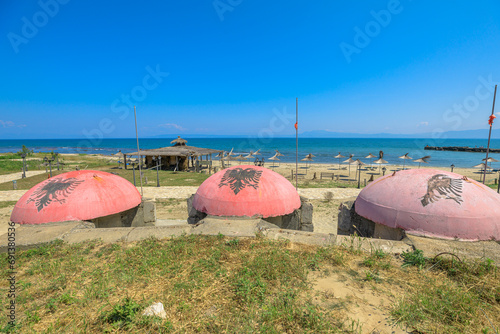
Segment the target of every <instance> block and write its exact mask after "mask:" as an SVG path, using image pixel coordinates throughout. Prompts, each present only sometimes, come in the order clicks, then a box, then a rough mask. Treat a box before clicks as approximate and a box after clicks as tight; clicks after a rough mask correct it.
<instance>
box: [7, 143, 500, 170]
mask: <svg viewBox="0 0 500 334" xmlns="http://www.w3.org/2000/svg"><path fill="white" fill-rule="evenodd" d="M173 139H175V137H172V138H165V139H159V138H143V139H139V144H140V148H141V149H153V148H159V147H165V146H171V144H170V141H171V140H173ZM186 140H187V141H188V145H190V146H197V147H205V148H213V149H219V150H224V151H230V150H231V149H233V152H234V153H237V154H239V153H242V154H246V153H249V152H250V151H257V150H260V151H259V153H260V154H261V155H259V156H258V157H259V158H264V159H265V160H267V159H268V158H270V157H271V156H273V155H274V154H275V150H278V151H279V152H280V153H281V154H283V155H284V156H283V157H280V159H281V162H295V156H296V141H295V138H187V139H186ZM487 144H488V141H487V139H408V138H405V139H394V138H390V139H383V138H376V139H375V138H374V139H370V138H345V139H343V138H301V137H299V140H298V157H299V162H300V159H303V158H304V157H305V156H306V155H307V154H310V153H312V154H313V155H314V156H315V157H314V158H313V162H312V163H323V164H325V163H326V164H338V163H339V160H340V162H342V161H344V160H346V159H347V157H349V155H350V154H353V155H354V156H353V159H360V160H361V161H363V162H365V163H367V164H370V163H371V162H372V161H373V160H376V159H377V158H373V159H367V158H365V157H366V156H368V154H369V153H371V154H373V155H375V156H377V157H378V155H379V151H383V152H384V160H387V161H388V163H389V164H395V165H402V164H403V159H400V158H399V157H400V156H402V155H404V154H406V153H408V155H409V156H410V157H411V158H413V159H418V158H421V157H424V156H426V155H430V156H431V159H430V160H429V164H427V166H434V167H450V166H451V165H452V164H453V165H455V166H456V167H465V168H470V167H473V166H474V165H477V164H479V163H481V160H482V159H484V158H485V156H486V154H485V153H470V152H447V151H427V150H424V147H425V146H426V145H429V146H469V147H486V146H487ZM23 145H25V146H27V147H28V148H30V149H33V150H34V151H35V152H47V153H48V152H51V151H54V152H58V153H77V154H103V155H111V154H114V153H117V152H118V151H120V150H121V151H122V152H123V153H130V152H136V151H137V142H136V139H135V138H119V139H93V140H89V139H21V140H18V139H16V140H5V139H4V140H0V153H6V152H17V151H19V150H20V149H21V147H22V146H23ZM490 147H491V148H500V139H492V140H491V144H490ZM339 152H340V154H342V155H343V156H345V157H346V158H342V159H335V158H334V157H335V156H336V155H337V154H339ZM490 156H491V157H493V158H495V159H497V160H500V154H497V153H493V154H490ZM251 163H253V161H251ZM405 164H406V165H410V166H412V165H413V166H418V163H415V162H412V161H411V160H406V161H405ZM495 164H496V163H494V162H493V165H492V167H493V168H498V167H497V166H495ZM498 164H499V166H500V162H499V163H498Z"/></svg>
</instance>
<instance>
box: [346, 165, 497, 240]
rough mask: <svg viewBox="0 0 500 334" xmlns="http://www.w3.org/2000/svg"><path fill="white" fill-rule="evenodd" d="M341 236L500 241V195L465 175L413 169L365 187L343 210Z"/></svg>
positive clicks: (391, 175)
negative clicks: (355, 234)
mask: <svg viewBox="0 0 500 334" xmlns="http://www.w3.org/2000/svg"><path fill="white" fill-rule="evenodd" d="M339 210H340V211H339V218H338V230H339V234H352V233H354V232H356V233H357V234H359V235H361V236H364V237H375V238H383V239H391V240H401V239H402V238H403V237H404V235H405V234H410V235H416V236H424V237H431V238H439V239H448V240H464V241H480V240H485V241H486V240H497V241H498V240H500V195H499V194H497V193H496V192H495V191H493V190H492V189H490V188H488V187H487V186H485V185H483V184H481V183H479V182H477V181H474V180H469V179H468V178H467V177H464V176H462V175H459V174H456V173H451V172H446V171H441V170H435V169H413V170H403V171H398V172H394V173H393V174H390V175H387V176H385V177H381V178H379V179H377V180H376V181H375V182H373V183H371V184H369V185H368V186H367V187H365V188H364V189H363V190H362V191H361V192H360V193H359V195H358V197H357V198H356V199H355V200H354V199H352V200H350V201H347V202H344V203H343V204H342V205H341V206H340V208H339Z"/></svg>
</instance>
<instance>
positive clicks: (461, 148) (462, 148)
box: [424, 145, 500, 153]
mask: <svg viewBox="0 0 500 334" xmlns="http://www.w3.org/2000/svg"><path fill="white" fill-rule="evenodd" d="M424 150H432V151H456V152H476V153H486V147H469V146H442V147H439V146H429V145H427V146H425V147H424ZM490 153H500V149H498V148H490Z"/></svg>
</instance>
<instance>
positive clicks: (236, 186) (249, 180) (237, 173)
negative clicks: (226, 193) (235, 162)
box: [219, 168, 262, 195]
mask: <svg viewBox="0 0 500 334" xmlns="http://www.w3.org/2000/svg"><path fill="white" fill-rule="evenodd" d="M261 175H262V171H257V170H255V169H254V168H245V169H243V168H234V169H228V170H227V171H226V172H225V173H224V176H223V177H222V180H221V181H220V183H219V188H220V187H222V186H229V187H230V188H231V190H232V191H234V194H235V195H238V193H239V192H240V191H241V189H243V188H245V187H252V188H254V189H257V188H258V187H259V180H260V176H261Z"/></svg>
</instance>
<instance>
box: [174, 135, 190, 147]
mask: <svg viewBox="0 0 500 334" xmlns="http://www.w3.org/2000/svg"><path fill="white" fill-rule="evenodd" d="M170 144H174V146H185V145H186V144H187V140H186V139H182V138H181V136H177V139H174V140H172V141H171V142H170Z"/></svg>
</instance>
